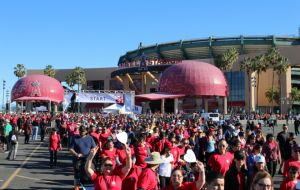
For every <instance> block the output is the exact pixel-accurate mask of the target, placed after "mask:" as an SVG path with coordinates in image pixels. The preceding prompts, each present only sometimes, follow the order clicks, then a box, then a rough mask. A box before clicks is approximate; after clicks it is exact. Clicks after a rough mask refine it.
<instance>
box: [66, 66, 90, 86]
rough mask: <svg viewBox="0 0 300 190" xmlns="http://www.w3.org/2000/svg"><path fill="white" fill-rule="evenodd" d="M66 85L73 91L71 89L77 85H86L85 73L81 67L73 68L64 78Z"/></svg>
mask: <svg viewBox="0 0 300 190" xmlns="http://www.w3.org/2000/svg"><path fill="white" fill-rule="evenodd" d="M66 82H67V84H68V85H69V86H70V87H71V88H72V89H73V87H74V86H75V85H76V84H78V91H79V85H82V84H86V78H85V72H84V70H83V68H81V67H75V68H74V69H73V71H72V72H71V73H70V74H69V75H67V76H66Z"/></svg>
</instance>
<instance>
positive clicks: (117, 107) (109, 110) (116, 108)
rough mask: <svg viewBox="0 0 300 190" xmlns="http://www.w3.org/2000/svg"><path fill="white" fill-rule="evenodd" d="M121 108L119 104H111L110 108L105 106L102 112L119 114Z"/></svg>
mask: <svg viewBox="0 0 300 190" xmlns="http://www.w3.org/2000/svg"><path fill="white" fill-rule="evenodd" d="M122 107H123V106H121V105H119V104H112V105H110V106H107V107H106V108H103V112H107V113H119V112H120V111H121V109H122Z"/></svg>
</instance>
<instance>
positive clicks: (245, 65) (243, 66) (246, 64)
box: [240, 57, 254, 113]
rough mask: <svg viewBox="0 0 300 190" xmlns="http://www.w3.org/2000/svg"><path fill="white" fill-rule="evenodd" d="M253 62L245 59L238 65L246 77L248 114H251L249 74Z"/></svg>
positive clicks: (247, 58) (251, 70)
mask: <svg viewBox="0 0 300 190" xmlns="http://www.w3.org/2000/svg"><path fill="white" fill-rule="evenodd" d="M253 68H254V67H253V61H252V59H251V58H249V57H245V58H244V60H243V61H241V63H240V70H241V71H244V72H245V73H246V75H247V77H248V92H249V113H250V112H251V93H250V91H251V73H252V72H253Z"/></svg>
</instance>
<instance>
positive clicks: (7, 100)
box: [6, 90, 10, 112]
mask: <svg viewBox="0 0 300 190" xmlns="http://www.w3.org/2000/svg"><path fill="white" fill-rule="evenodd" d="M8 98H9V90H6V111H7V112H9V111H10V105H9V99H8Z"/></svg>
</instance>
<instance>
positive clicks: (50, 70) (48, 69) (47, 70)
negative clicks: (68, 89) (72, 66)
mask: <svg viewBox="0 0 300 190" xmlns="http://www.w3.org/2000/svg"><path fill="white" fill-rule="evenodd" d="M44 75H47V76H49V77H52V78H54V76H55V70H54V69H53V67H52V65H47V66H46V68H45V69H44Z"/></svg>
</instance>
